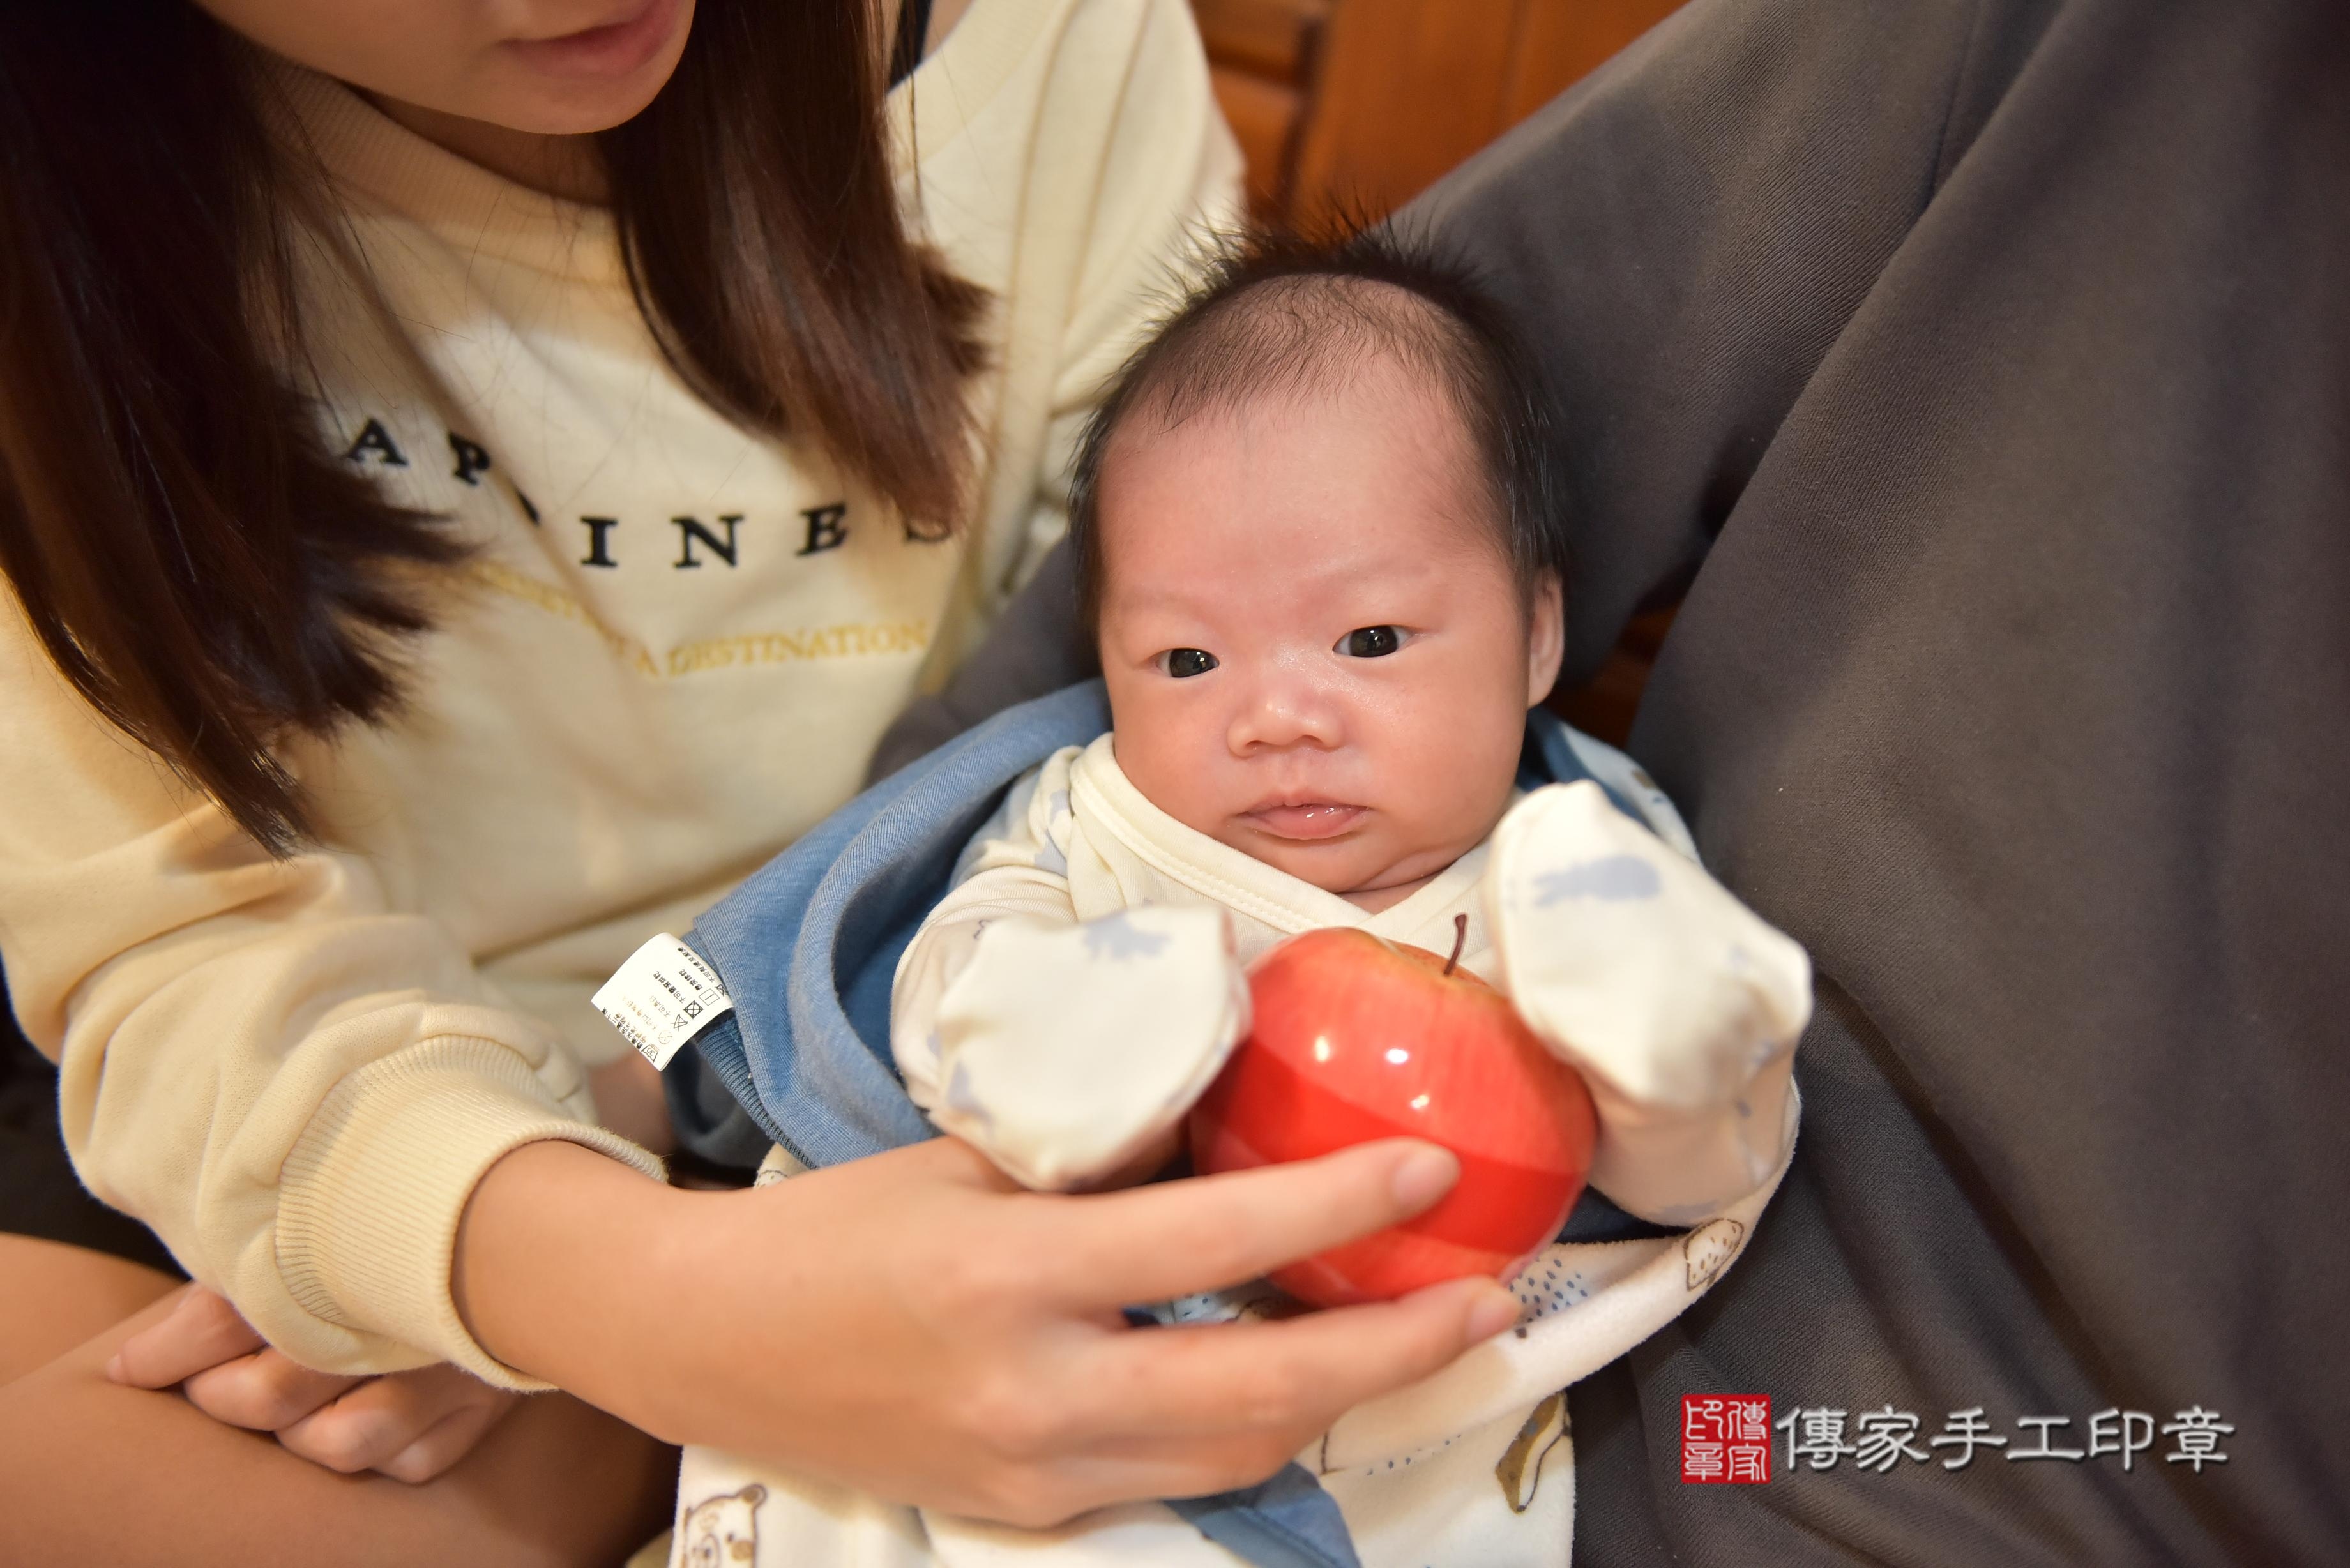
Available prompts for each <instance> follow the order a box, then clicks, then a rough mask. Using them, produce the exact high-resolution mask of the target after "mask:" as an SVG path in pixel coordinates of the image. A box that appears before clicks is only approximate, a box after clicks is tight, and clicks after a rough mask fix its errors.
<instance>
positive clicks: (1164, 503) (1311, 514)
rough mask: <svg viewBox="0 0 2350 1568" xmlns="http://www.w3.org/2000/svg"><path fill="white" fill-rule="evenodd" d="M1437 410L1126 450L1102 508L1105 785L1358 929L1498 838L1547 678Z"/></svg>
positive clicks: (1372, 413) (1406, 403) (1531, 617)
mask: <svg viewBox="0 0 2350 1568" xmlns="http://www.w3.org/2000/svg"><path fill="white" fill-rule="evenodd" d="M1473 474H1474V469H1473V466H1472V458H1471V452H1470V448H1469V444H1468V438H1467V436H1466V434H1465V432H1464V431H1462V430H1461V424H1460V421H1459V419H1458V417H1457V416H1456V415H1455V414H1454V412H1453V411H1452V410H1451V408H1450V407H1449V405H1447V404H1446V403H1445V402H1444V401H1442V400H1441V399H1440V396H1439V395H1438V394H1437V393H1435V392H1434V391H1432V390H1430V389H1425V388H1422V387H1420V386H1419V385H1417V384H1415V382H1414V381H1413V380H1412V379H1410V378H1409V377H1407V376H1406V375H1405V374H1403V373H1402V372H1401V371H1400V370H1399V369H1396V368H1395V367H1393V366H1392V365H1391V364H1389V363H1388V362H1387V361H1384V360H1378V361H1373V362H1371V363H1369V364H1367V365H1365V366H1364V367H1363V368H1362V370H1361V372H1360V373H1359V374H1358V375H1357V377H1356V378H1355V379H1353V380H1352V381H1351V382H1350V384H1348V385H1347V387H1346V388H1345V389H1343V390H1341V391H1339V392H1336V393H1334V394H1327V395H1317V396H1315V397H1312V398H1310V399H1302V400H1301V399H1293V398H1283V397H1279V396H1268V397H1264V398H1259V399H1253V400H1250V401H1248V402H1247V403H1246V404H1244V405H1243V407H1242V408H1240V409H1239V410H1231V411H1217V412H1213V413H1206V414H1201V415H1197V416H1195V417H1193V418H1191V420H1188V421H1185V422H1183V423H1182V424H1180V425H1179V426H1177V427H1176V428H1175V429H1174V430H1172V431H1162V430H1161V429H1160V428H1159V424H1158V421H1157V419H1156V417H1155V415H1154V414H1152V413H1151V412H1149V411H1148V410H1146V411H1143V412H1142V413H1141V414H1140V415H1139V417H1138V418H1136V419H1134V420H1133V421H1132V422H1131V423H1130V424H1129V426H1128V428H1127V429H1126V430H1124V431H1120V432H1119V434H1118V437H1117V438H1116V440H1115V441H1114V442H1113V444H1112V446H1111V448H1110V450H1109V452H1108V453H1107V462H1105V464H1104V468H1103V473H1102V480H1101V494H1100V507H1099V514H1098V515H1099V519H1100V544H1101V561H1102V590H1101V614H1100V625H1101V656H1102V668H1103V673H1104V675H1105V676H1106V677H1107V681H1108V685H1109V700H1110V709H1111V711H1112V714H1113V717H1114V721H1115V728H1116V742H1115V743H1116V745H1117V748H1118V763H1119V766H1120V767H1121V768H1123V769H1124V771H1125V773H1126V774H1127V776H1128V778H1129V779H1131V780H1132V781H1133V783H1134V784H1135V787H1136V788H1138V789H1139V790H1140V791H1141V792H1142V793H1143V794H1144V795H1145V796H1146V797H1147V798H1149V800H1150V802H1151V803H1152V804H1153V805H1157V806H1158V807H1159V809H1160V810H1162V811H1164V812H1166V813H1167V814H1168V815H1170V816H1172V817H1174V818H1175V819H1176V820H1177V821H1179V822H1180V823H1183V824H1184V825H1185V826H1189V827H1192V828H1195V829H1197V830H1198V831H1200V832H1201V833H1204V834H1206V835H1208V836H1210V837H1211V838H1216V839H1219V840H1221V841H1222V842H1223V843H1225V844H1229V845H1231V846H1232V847H1233V848H1235V849H1238V850H1241V851H1242V852H1243V853H1245V854H1247V855H1250V856H1253V857H1255V858H1257V859H1259V860H1262V861H1263V862H1265V863H1266V864H1268V865H1271V866H1274V867H1279V868H1280V869H1282V870H1284V871H1287V872H1289V873H1290V874H1292V875H1293V876H1295V877H1301V878H1303V879H1305V881H1308V882H1311V883H1313V884H1315V886H1317V887H1320V888H1326V889H1327V890H1329V891H1330V892H1333V893H1338V894H1342V895H1345V896H1347V897H1348V898H1352V899H1353V900H1354V901H1355V902H1356V903H1357V904H1359V905H1362V906H1363V907H1364V908H1367V909H1384V908H1386V907H1387V906H1388V905H1389V904H1392V903H1395V902H1397V901H1399V900H1400V899H1401V898H1404V897H1406V896H1407V895H1408V894H1409V893H1410V892H1411V890H1412V889H1413V888H1417V887H1419V885H1420V884H1421V883H1423V882H1425V881H1426V880H1427V879H1428V878H1430V877H1433V876H1435V875H1436V874H1437V873H1438V872H1440V871H1441V870H1443V869H1444V868H1445V867H1447V866H1450V865H1451V863H1452V862H1453V861H1454V860H1456V859H1458V858H1459V857H1461V854H1462V853H1464V852H1465V851H1467V850H1468V849H1470V848H1471V847H1473V846H1475V845H1476V844H1477V843H1478V842H1479V841H1481V840H1482V838H1483V837H1484V836H1486V835H1487V834H1488V833H1490V832H1491V831H1492V827H1493V825H1494V824H1495V823H1496V822H1498V821H1499V820H1500V819H1501V815H1502V813H1503V809H1504V807H1505V806H1506V805H1508V802H1509V794H1510V789H1511V785H1512V783H1513V779H1514V777H1515V775H1516V772H1517V763H1518V753H1519V748H1520V745H1521V742H1523V737H1524V732H1525V712H1526V709H1527V708H1528V707H1529V706H1530V705H1532V704H1533V703H1534V702H1535V701H1539V700H1540V699H1541V697H1542V696H1543V694H1544V692H1546V691H1548V690H1549V689H1550V684H1551V682H1552V680H1554V679H1555V677H1556V675H1557V672H1558V659H1559V645H1560V637H1559V631H1560V627H1559V600H1558V589H1557V587H1556V585H1555V584H1549V585H1545V586H1544V590H1543V591H1542V592H1541V593H1540V594H1539V595H1538V596H1537V597H1536V601H1535V603H1534V606H1533V607H1531V609H1530V608H1529V607H1528V606H1527V605H1526V604H1525V602H1524V600H1523V597H1522V595H1521V594H1520V592H1519V589H1518V587H1517V583H1516V580H1515V578H1514V576H1513V574H1512V572H1511V570H1510V567H1509V565H1508V563H1507V562H1506V561H1505V560H1504V559H1503V555H1502V551H1501V547H1500V545H1499V544H1498V543H1497V542H1496V540H1495V537H1494V535H1493V532H1492V528H1491V526H1490V525H1489V524H1487V523H1486V522H1484V521H1483V511H1484V509H1485V508H1486V507H1488V506H1489V505H1490V504H1491V502H1490V500H1489V499H1488V496H1487V493H1486V492H1485V490H1484V488H1483V486H1482V485H1480V484H1479V483H1476V482H1475V480H1474V478H1473Z"/></svg>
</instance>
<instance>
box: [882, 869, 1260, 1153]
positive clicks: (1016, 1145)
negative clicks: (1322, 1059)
mask: <svg viewBox="0 0 2350 1568" xmlns="http://www.w3.org/2000/svg"><path fill="white" fill-rule="evenodd" d="M1248 1025H1249V993H1248V981H1247V979H1246V978H1245V977H1244V976H1243V974H1242V972H1241V968H1240V965H1239V963H1238V962H1237V961H1235V960H1234V959H1233V957H1232V942H1231V938H1230V936H1229V934H1228V933H1227V931H1226V929H1225V925H1224V917H1223V915H1222V912H1221V911H1219V910H1215V909H1162V908H1159V907H1157V906H1153V905H1143V906H1140V907H1139V908H1136V909H1124V910H1120V911H1119V912H1118V913H1117V914H1113V915H1107V916H1104V917H1103V918H1101V919H1096V920H1088V921H1086V922H1085V923H1084V924H1082V925H1076V926H1068V925H1056V924H1049V923H1047V922H1045V921H1042V920H1030V919H1017V918H1014V919H998V920H991V921H989V922H988V923H987V925H986V927H985V928H984V929H982V930H981V931H980V932H979V933H978V939H977V943H976V946H975V948H974V949H973V950H972V954H971V957H970V959H969V961H967V962H966V963H965V964H964V965H963V967H962V971H960V972H959V973H957V974H956V975H955V977H954V980H953V981H952V982H951V984H949V985H948V987H947V989H946V992H945V994H944V995H943V996H941V999H940V1002H939V1010H938V1014H937V1017H936V1018H935V1020H934V1021H933V1022H932V1025H931V1037H930V1040H929V1041H928V1042H927V1044H929V1046H930V1049H931V1053H932V1054H933V1056H934V1064H933V1065H931V1070H930V1072H929V1073H928V1074H925V1075H921V1076H926V1077H929V1078H930V1080H931V1081H930V1083H929V1084H928V1085H924V1084H920V1083H918V1082H916V1079H917V1075H915V1074H912V1073H909V1075H908V1077H909V1084H910V1087H912V1088H913V1089H914V1090H915V1100H916V1102H917V1103H918V1104H920V1105H921V1106H922V1107H923V1109H925V1110H926V1111H928V1112H929V1113H930V1116H931V1120H932V1121H933V1122H935V1123H937V1124H938V1126H940V1127H942V1128H944V1129H945V1130H946V1131H948V1132H951V1133H953V1134H954V1135H955V1136H956V1137H961V1138H962V1139H964V1140H965V1141H967V1142H969V1143H971V1144H973V1145H975V1146H976V1147H979V1148H980V1149H981V1150H982V1151H983V1152H984V1153H985V1154H986V1155H987V1157H988V1158H990V1159H993V1161H994V1162H995V1163H996V1165H997V1166H999V1167H1000V1168H1002V1169H1003V1171H1004V1173H1005V1174H1006V1175H1008V1176H1010V1177H1012V1178H1013V1179H1014V1180H1016V1181H1018V1182H1019V1183H1021V1185H1023V1186H1024V1187H1029V1188H1035V1189H1044V1190H1048V1191H1059V1190H1066V1189H1069V1188H1072V1187H1080V1186H1084V1185H1087V1184H1088V1183H1091V1182H1096V1181H1099V1180H1101V1179H1104V1178H1106V1177H1108V1176H1110V1175H1112V1174H1113V1173H1117V1172H1119V1171H1121V1170H1122V1169H1123V1168H1125V1167H1126V1166H1128V1164H1129V1163H1131V1162H1132V1161H1134V1160H1135V1159H1136V1158H1138V1157H1139V1156H1140V1155H1142V1154H1143V1153H1144V1152H1145V1151H1146V1150H1148V1149H1149V1148H1150V1147H1152V1146H1153V1145H1154V1144H1157V1143H1159V1141H1161V1140H1162V1139H1166V1138H1167V1137H1169V1136H1170V1134H1171V1133H1172V1132H1173V1131H1174V1129H1175V1127H1177V1125H1178V1124H1179V1123H1180V1122H1181V1120H1182V1119H1183V1116H1184V1114H1185V1113H1186V1112H1187V1111H1189V1110H1190V1109H1191V1104H1192V1102H1193V1101H1195V1100H1197V1099H1198V1098H1199V1097H1200V1096H1201V1093H1202V1092H1203V1091H1204V1090H1205V1089H1206V1088H1207V1086H1208V1085H1209V1083H1210V1082H1211V1080H1213V1079H1214V1077H1215V1075H1216V1074H1217V1073H1218V1072H1219V1071H1220V1070H1221V1069H1222V1067H1223V1064H1224V1059H1225V1058H1226V1057H1227V1056H1229V1055H1231V1054H1232V1047H1233V1046H1234V1045H1236V1044H1239V1043H1240V1040H1241V1037H1242V1036H1243V1035H1244V1034H1246V1033H1248ZM926 1090H927V1092H925V1091H926Z"/></svg>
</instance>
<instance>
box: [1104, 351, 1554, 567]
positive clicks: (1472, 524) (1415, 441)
mask: <svg viewBox="0 0 2350 1568" xmlns="http://www.w3.org/2000/svg"><path fill="white" fill-rule="evenodd" d="M1315 369H1317V370H1321V371H1327V372H1329V373H1328V374H1317V375H1315V376H1312V377H1310V378H1309V377H1306V376H1303V375H1300V376H1296V377H1292V378H1289V379H1282V380H1272V379H1254V380H1253V381H1244V382H1243V384H1241V385H1238V386H1235V387H1234V388H1233V389H1232V390H1231V391H1230V392H1229V393H1228V394H1227V395H1224V396H1222V397H1217V398H1213V399H1207V398H1202V397H1199V396H1196V395H1195V396H1193V397H1191V399H1188V400H1186V401H1184V402H1183V403H1180V404H1178V403H1175V402H1172V401H1170V400H1156V401H1142V402H1139V403H1137V404H1131V405H1129V406H1128V409H1126V410H1124V413H1125V416H1126V417H1125V418H1123V419H1122V420H1121V421H1119V423H1118V428H1117V429H1116V430H1115V431H1113V432H1112V434H1111V436H1110V439H1109V441H1107V443H1106V447H1105V450H1104V452H1103V460H1102V467H1101V482H1100V489H1099V500H1100V506H1099V516H1098V519H1097V526H1099V527H1100V528H1101V529H1102V530H1103V531H1104V532H1106V533H1118V532H1122V531H1123V530H1124V529H1125V528H1126V527H1128V526H1148V525H1149V524H1151V523H1152V522H1153V521H1155V520H1157V516H1156V513H1155V511H1153V512H1151V513H1149V514H1140V513H1138V509H1137V508H1135V507H1133V506H1131V505H1129V504H1127V503H1128V501H1129V500H1130V496H1129V494H1128V492H1129V491H1130V490H1131V489H1132V488H1133V487H1132V486H1131V485H1130V484H1128V483H1122V481H1124V480H1126V479H1128V477H1129V475H1131V474H1133V473H1134V472H1138V471H1139V470H1143V469H1149V470H1150V471H1152V472H1153V475H1154V477H1158V476H1161V475H1164V474H1165V473H1166V472H1168V471H1170V470H1173V471H1177V472H1182V473H1186V474H1189V475H1191V476H1194V478H1195V482H1196V483H1201V484H1210V483H1217V482H1219V481H1222V482H1223V483H1225V484H1227V485H1228V486H1229V485H1230V483H1232V476H1233V475H1235V474H1238V475H1242V476H1243V477H1244V478H1247V479H1253V480H1256V481H1259V482H1261V483H1252V484H1249V485H1248V488H1249V490H1250V491H1251V492H1252V493H1253V492H1255V491H1256V490H1258V489H1260V488H1262V485H1263V484H1270V483H1273V482H1274V481H1275V480H1276V479H1278V478H1281V477H1284V474H1285V473H1286V472H1288V471H1289V470H1290V469H1292V468H1294V467H1295V466H1296V465H1297V464H1298V463H1299V462H1300V461H1301V456H1302V460H1303V461H1304V462H1305V463H1307V464H1308V465H1310V464H1311V463H1312V462H1314V461H1315V460H1317V459H1318V458H1320V456H1321V455H1322V452H1323V451H1324V450H1325V449H1326V448H1330V447H1338V448H1341V449H1355V450H1360V451H1363V452H1364V453H1365V455H1366V456H1367V457H1369V458H1371V459H1373V460H1375V461H1376V462H1377V463H1378V467H1379V469H1380V471H1381V472H1382V473H1383V474H1385V475H1386V476H1387V477H1388V479H1389V480H1390V481H1391V483H1392V484H1393V485H1394V486H1395V487H1398V488H1399V491H1400V492H1401V493H1382V494H1380V495H1379V496H1378V497H1376V499H1378V500H1380V501H1396V502H1403V503H1408V505H1407V506H1406V507H1405V510H1406V511H1407V512H1408V514H1409V516H1411V517H1412V518H1414V519H1416V520H1417V521H1418V522H1419V524H1420V525H1421V530H1422V532H1423V533H1424V535H1425V538H1424V539H1423V541H1422V544H1423V547H1426V548H1430V549H1435V548H1441V547H1444V546H1447V545H1452V544H1456V543H1468V542H1471V541H1472V540H1473V541H1474V542H1476V543H1478V544H1481V545H1490V544H1494V543H1500V542H1502V541H1503V538H1504V536H1505V535H1506V533H1507V528H1508V524H1507V520H1506V515H1505V508H1506V504H1507V503H1506V500H1505V498H1504V495H1503V489H1502V486H1501V485H1500V483H1498V482H1497V479H1496V476H1495V475H1493V474H1492V473H1491V472H1489V471H1488V464H1487V461H1486V453H1485V452H1484V450H1483V447H1482V442H1481V441H1479V439H1478V432H1477V431H1476V429H1475V428H1474V427H1473V425H1472V424H1471V420H1470V418H1469V416H1468V413H1467V411H1466V410H1464V409H1463V408H1462V406H1461V400H1460V399H1459V398H1458V397H1456V396H1455V395H1454V392H1453V390H1452V389H1451V387H1449V386H1448V385H1447V384H1446V383H1445V381H1444V379H1443V378H1441V377H1440V376H1438V375H1436V374H1433V373H1431V372H1430V369H1429V368H1428V367H1427V366H1425V365H1423V364H1416V363H1413V362H1412V361H1411V360H1410V359H1409V358H1405V357H1403V356H1399V355H1397V354H1393V353H1389V352H1386V351H1384V350H1383V349H1382V348H1379V347H1378V346H1377V345H1370V346H1367V347H1365V348H1364V349H1363V351H1362V352H1360V353H1359V354H1357V355H1356V356H1354V357H1353V359H1352V361H1351V363H1347V364H1345V365H1343V366H1342V365H1341V364H1340V363H1339V362H1338V361H1336V360H1335V359H1333V360H1325V361H1322V362H1321V363H1319V364H1318V365H1316V366H1315ZM1276 471H1280V472H1276ZM1161 483H1164V481H1163V479H1162V481H1161ZM1360 499H1363V498H1362V497H1357V500H1360ZM1128 514H1134V515H1132V516H1129V515H1128ZM1105 553H1106V554H1107V553H1111V552H1107V551H1106V552H1105ZM1504 553H1505V554H1506V549H1505V551H1504Z"/></svg>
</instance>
